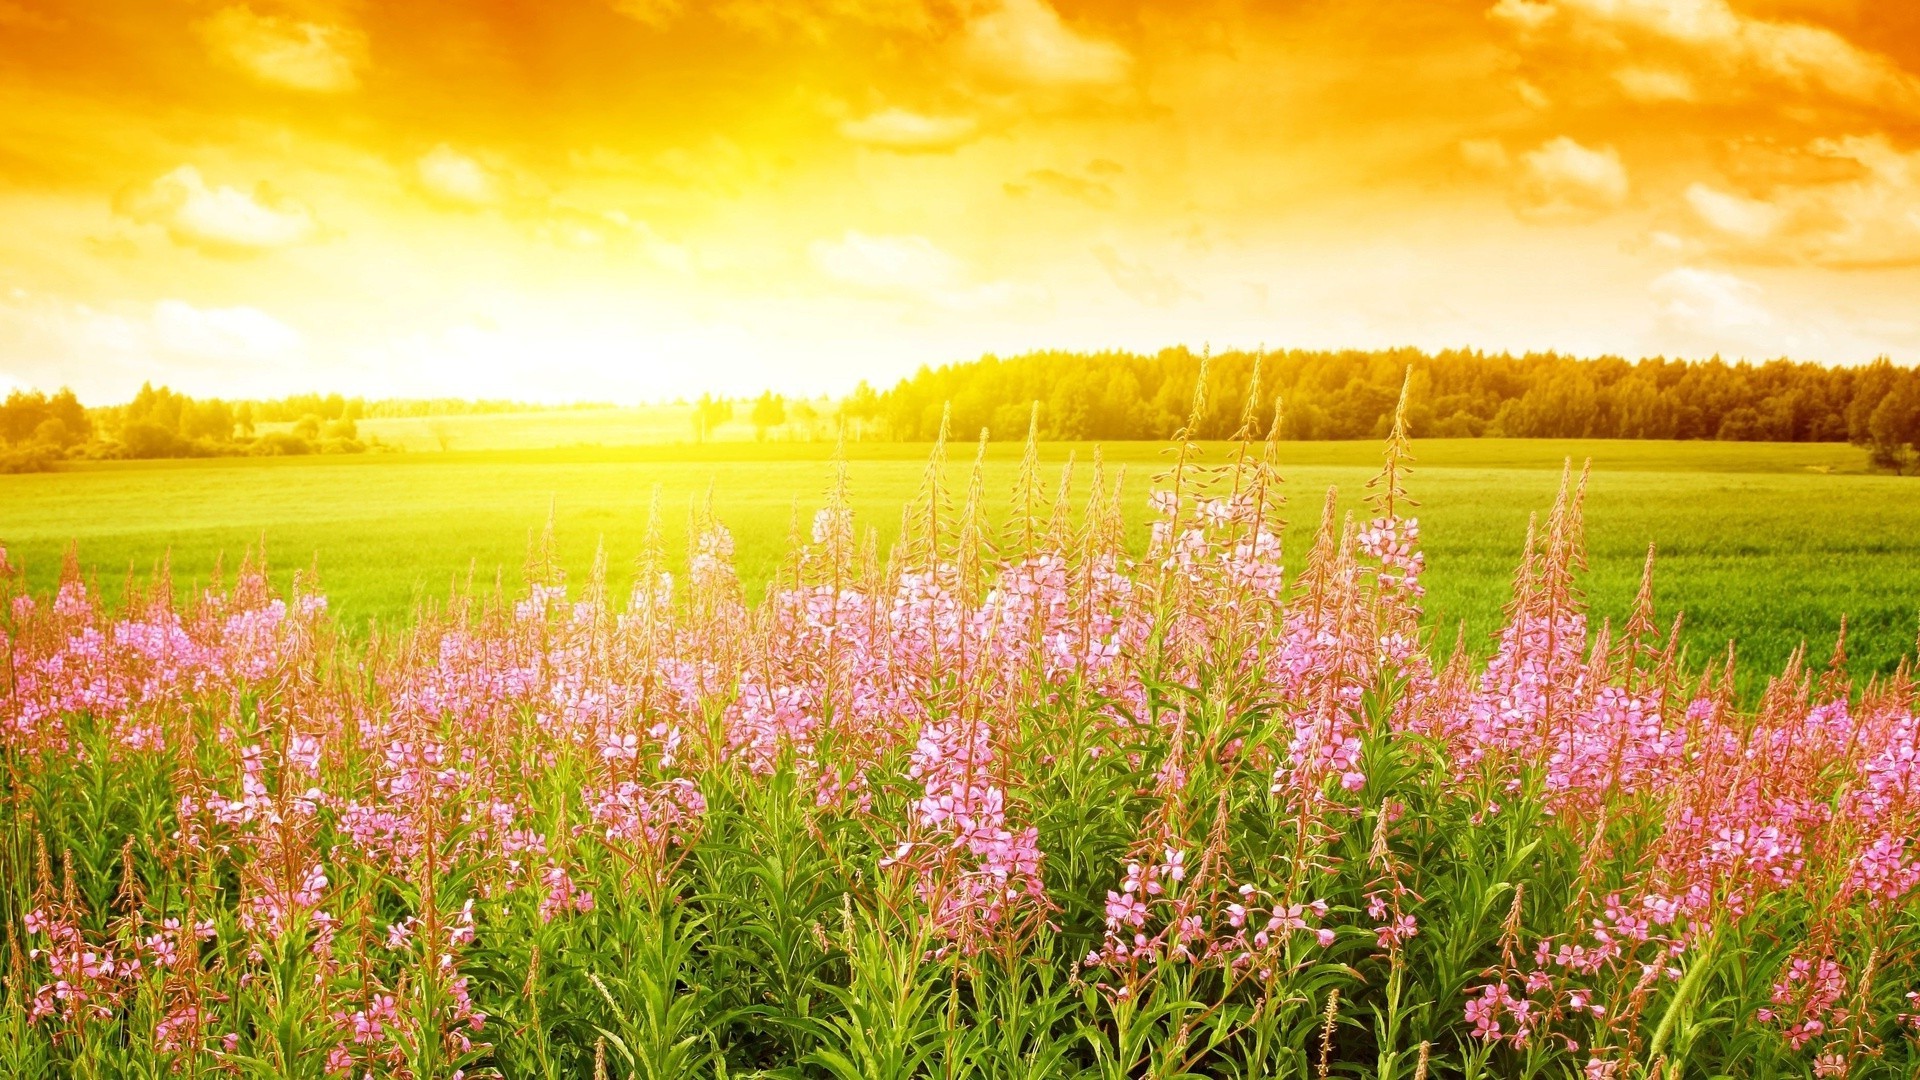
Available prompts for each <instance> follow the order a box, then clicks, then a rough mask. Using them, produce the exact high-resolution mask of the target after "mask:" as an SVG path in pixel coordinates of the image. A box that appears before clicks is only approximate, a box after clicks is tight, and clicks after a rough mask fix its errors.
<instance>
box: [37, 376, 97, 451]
mask: <svg viewBox="0 0 1920 1080" xmlns="http://www.w3.org/2000/svg"><path fill="white" fill-rule="evenodd" d="M47 415H48V416H49V417H50V418H51V419H54V420H58V421H60V423H61V425H62V426H64V427H65V428H66V429H67V438H68V439H69V440H70V442H69V443H68V444H67V445H69V446H70V445H72V444H73V443H82V442H85V441H87V439H88V438H90V437H91V436H92V435H93V420H92V418H90V417H89V416H88V415H87V407H86V406H84V405H82V404H80V399H79V398H77V397H75V396H74V394H73V391H72V390H71V389H70V388H68V387H65V386H63V387H61V388H60V390H59V392H58V393H56V394H54V395H53V396H52V397H50V398H48V399H47Z"/></svg>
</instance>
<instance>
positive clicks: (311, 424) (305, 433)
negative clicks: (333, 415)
mask: <svg viewBox="0 0 1920 1080" xmlns="http://www.w3.org/2000/svg"><path fill="white" fill-rule="evenodd" d="M320 424H321V419H320V417H319V416H318V415H317V414H315V413H308V414H307V415H305V416H303V417H301V418H300V419H298V420H296V421H294V424H293V434H294V435H295V436H296V437H298V438H302V439H306V440H307V441H309V442H311V441H313V440H314V439H317V438H319V437H320Z"/></svg>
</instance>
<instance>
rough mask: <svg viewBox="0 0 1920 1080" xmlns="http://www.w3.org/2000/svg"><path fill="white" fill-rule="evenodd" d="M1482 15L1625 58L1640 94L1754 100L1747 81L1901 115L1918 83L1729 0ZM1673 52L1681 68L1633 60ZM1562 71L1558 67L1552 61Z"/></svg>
mask: <svg viewBox="0 0 1920 1080" xmlns="http://www.w3.org/2000/svg"><path fill="white" fill-rule="evenodd" d="M1488 14H1489V15H1490V16H1491V17H1492V18H1493V19H1494V21H1496V22H1498V23H1501V24H1503V25H1505V26H1506V27H1508V28H1509V29H1510V30H1512V31H1513V32H1514V34H1515V35H1516V36H1517V37H1518V39H1519V41H1520V43H1521V45H1522V46H1523V47H1526V48H1549V49H1554V48H1557V49H1571V50H1575V51H1578V52H1582V53H1586V54H1589V55H1598V56H1603V57H1610V58H1615V59H1618V60H1621V61H1627V62H1629V63H1628V66H1626V67H1623V68H1621V69H1620V70H1619V72H1618V73H1617V74H1616V79H1617V80H1618V81H1619V83H1620V85H1621V87H1622V89H1623V90H1625V91H1626V92H1627V93H1628V94H1629V96H1635V97H1638V98H1640V99H1641V100H1649V99H1652V100H1693V99H1696V98H1697V97H1698V96H1701V93H1702V91H1703V89H1704V88H1703V87H1702V86H1701V85H1700V79H1705V80H1707V81H1709V82H1710V83H1712V85H1713V89H1714V90H1715V91H1716V93H1715V94H1714V96H1716V97H1719V98H1723V99H1727V98H1744V97H1750V96H1753V95H1754V93H1755V91H1756V86H1755V85H1754V84H1767V85H1768V86H1770V87H1772V88H1774V89H1775V90H1787V91H1791V92H1796V93H1801V94H1808V95H1820V96H1826V97H1830V98H1837V99H1840V100H1843V101H1848V102H1853V103H1856V104H1860V105H1868V106H1874V107H1880V108H1888V109H1893V110H1897V111H1900V112H1904V113H1909V114H1912V113H1917V112H1920V79H1916V78H1915V77H1914V76H1912V75H1910V74H1908V73H1907V72H1905V71H1903V70H1902V69H1901V68H1900V66H1899V65H1898V64H1897V63H1895V62H1894V61H1893V60H1891V59H1889V58H1887V57H1886V56H1883V55H1881V54H1879V53H1876V52H1872V51H1870V50H1867V49H1863V48H1860V47H1859V46H1857V45H1854V44H1853V43H1852V42H1850V41H1848V40H1847V39H1846V38H1844V37H1841V36H1840V35H1839V34H1837V33H1834V32H1833V31H1831V30H1828V29H1825V28H1823V27H1818V26H1811V25H1808V24H1805V23H1799V22H1791V21H1785V20H1775V19H1765V18H1756V17H1753V16H1749V15H1745V14H1742V13H1741V12H1739V11H1737V10H1735V9H1734V7H1733V5H1732V4H1730V3H1729V2H1728V0H1500V2H1499V3H1497V4H1495V5H1494V6H1493V7H1492V8H1491V9H1490V11H1489V12H1488ZM1656 51H1664V52H1667V53H1669V54H1671V55H1676V56H1677V57H1678V58H1679V59H1680V60H1681V61H1682V62H1684V63H1685V64H1686V65H1687V67H1688V68H1689V70H1688V71H1685V72H1682V71H1677V70H1666V69H1658V70H1656V71H1648V70H1646V69H1642V68H1639V67H1637V66H1636V65H1635V64H1633V63H1632V61H1635V60H1637V59H1638V58H1639V57H1641V56H1643V55H1645V54H1647V53H1649V52H1656ZM1558 66H1560V67H1561V68H1562V69H1566V70H1577V67H1575V68H1568V67H1567V65H1564V64H1561V65H1558Z"/></svg>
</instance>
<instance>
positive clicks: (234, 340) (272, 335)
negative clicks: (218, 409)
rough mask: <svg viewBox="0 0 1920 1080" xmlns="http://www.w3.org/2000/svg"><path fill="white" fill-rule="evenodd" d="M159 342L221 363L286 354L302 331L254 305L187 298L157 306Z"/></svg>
mask: <svg viewBox="0 0 1920 1080" xmlns="http://www.w3.org/2000/svg"><path fill="white" fill-rule="evenodd" d="M153 330H154V342H155V344H156V345H157V346H158V347H159V348H160V349H161V350H162V351H164V352H167V353H172V354H176V355H178V356H182V357H186V358H190V359H196V360H202V361H216V362H221V363H258V362H265V361H272V360H283V359H286V358H287V357H289V356H291V355H293V354H294V353H295V352H297V351H298V350H299V348H300V344H301V338H300V332H299V331H297V330H295V329H294V328H293V327H291V326H288V325H287V324H286V323H283V322H281V321H280V320H279V319H276V318H274V317H273V316H271V315H269V314H267V313H266V312H264V311H261V310H260V309H259V308H254V307H228V308H199V307H195V306H193V305H192V304H189V303H187V302H186V301H184V300H162V301H160V302H159V303H158V304H155V305H154V307H153Z"/></svg>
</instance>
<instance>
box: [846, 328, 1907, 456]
mask: <svg viewBox="0 0 1920 1080" xmlns="http://www.w3.org/2000/svg"><path fill="white" fill-rule="evenodd" d="M1203 361H1204V363H1205V366H1206V373H1207V375H1206V379H1207V393H1206V400H1207V401H1208V402H1209V403H1210V404H1209V406H1208V408H1207V411H1206V414H1205V417H1204V419H1203V424H1202V430H1201V432H1200V434H1201V435H1203V436H1205V437H1212V438H1224V437H1226V436H1229V435H1231V434H1233V432H1234V429H1235V428H1236V427H1237V426H1238V425H1239V422H1240V415H1241V410H1242V408H1243V403H1244V402H1246V401H1247V400H1248V396H1249V394H1248V392H1249V389H1250V384H1251V383H1252V380H1253V378H1254V372H1255V368H1256V366H1257V368H1258V372H1259V375H1258V377H1259V392H1258V394H1257V395H1256V396H1257V397H1258V399H1259V401H1260V402H1261V409H1260V413H1261V415H1262V416H1266V417H1271V416H1272V415H1273V414H1274V406H1275V404H1276V403H1282V404H1283V406H1284V407H1283V408H1282V409H1281V410H1280V412H1281V420H1280V436H1281V437H1282V438H1285V439H1373V438H1379V437H1381V436H1383V435H1385V434H1386V432H1387V429H1388V427H1389V426H1390V425H1391V424H1392V421H1393V411H1394V403H1395V401H1396V400H1397V399H1398V397H1399V394H1400V388H1401V383H1402V381H1403V380H1404V379H1407V378H1409V374H1410V377H1411V383H1410V386H1409V390H1410V393H1409V399H1408V419H1409V423H1410V426H1411V428H1412V430H1413V431H1415V432H1416V433H1418V434H1419V435H1420V436H1421V437H1424V438H1443V439H1444V438H1483V437H1484V438H1573V439H1723V440H1738V441H1761V442H1852V443H1855V444H1857V445H1860V446H1865V447H1868V448H1869V449H1870V450H1871V451H1872V453H1873V456H1874V460H1875V464H1876V465H1877V466H1879V467H1883V468H1891V469H1902V470H1904V469H1910V468H1911V467H1912V466H1913V463H1914V454H1915V444H1916V443H1920V368H1916V367H1902V366H1896V365H1894V364H1893V363H1891V362H1889V361H1887V360H1885V359H1882V360H1877V361H1875V362H1873V363H1871V364H1867V365H1864V366H1859V367H1837V366H1829V365H1824V364H1817V363H1807V362H1794V361H1788V360H1774V361H1770V362H1767V363H1762V364H1753V363H1746V362H1741V363H1729V362H1727V361H1724V360H1720V359H1713V360H1707V361H1695V362H1688V361H1683V360H1667V359H1661V358H1654V359H1646V360H1640V361H1637V362H1630V361H1627V360H1623V359H1619V358H1616V357H1602V358H1598V359H1577V358H1574V357H1570V356H1563V355H1559V354H1555V353H1536V354H1528V355H1525V356H1510V355H1504V354H1488V353H1482V352H1475V351H1443V352H1436V353H1428V352H1422V351H1419V350H1416V349H1388V350H1379V351H1371V352H1366V351H1356V350H1346V351H1339V352H1313V351H1304V350H1285V351H1262V352H1257V353H1256V352H1239V351H1235V352H1222V353H1214V354H1211V355H1210V356H1205V355H1203V354H1201V353H1198V352H1194V351H1191V350H1187V349H1166V350H1163V351H1161V352H1159V353H1157V354H1155V355H1151V356H1145V355H1139V354H1135V353H1125V352H1099V353H1068V352H1034V353H1027V354H1024V355H1021V356H1015V357H1009V358H1000V357H994V356H987V357H984V358H982V359H980V360H977V361H973V362H971V363H965V364H949V365H946V366H943V367H937V368H935V367H924V368H921V369H920V371H919V372H918V373H917V374H915V375H914V376H913V377H912V378H909V379H904V380H902V381H901V382H900V383H899V384H898V385H896V386H895V387H894V388H893V389H891V390H888V391H884V392H875V391H873V390H871V389H869V388H866V387H865V386H863V387H862V388H861V389H859V390H857V391H855V393H854V394H853V395H851V396H850V397H849V398H848V399H847V401H846V405H845V406H844V407H845V408H846V410H847V411H848V412H849V413H850V414H852V415H854V416H858V417H861V418H863V419H868V420H870V421H872V422H873V423H874V426H876V427H877V428H878V429H880V430H883V431H884V432H885V433H886V434H887V435H888V436H889V437H892V438H896V439H930V438H932V437H933V436H934V435H935V434H936V433H937V431H938V429H939V426H940V421H941V416H942V414H943V412H944V411H945V410H946V409H947V408H948V407H949V406H950V407H951V410H952V412H951V418H950V423H951V424H952V429H953V430H954V431H956V432H967V433H971V432H975V431H978V430H979V429H980V428H982V427H984V428H987V429H989V430H991V431H992V432H993V433H994V434H995V435H996V436H997V437H1013V436H1015V435H1017V434H1018V433H1022V432H1024V431H1025V429H1026V426H1027V424H1028V419H1029V415H1030V413H1031V411H1032V406H1033V404H1034V403H1036V402H1037V403H1038V404H1039V417H1038V423H1039V430H1040V435H1041V437H1042V438H1046V439H1068V440H1077V439H1104V440H1112V439H1165V438H1169V437H1171V436H1172V435H1173V433H1174V432H1175V431H1177V430H1178V429H1179V427H1180V424H1181V422H1182V421H1183V420H1184V419H1185V418H1186V414H1187V409H1188V407H1189V405H1190V404H1191V401H1192V398H1193V388H1194V384H1195V380H1196V379H1198V378H1199V376H1200V371H1201V366H1202V363H1203Z"/></svg>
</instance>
